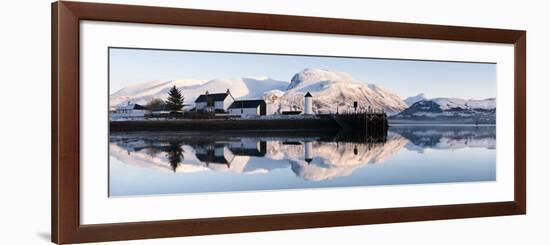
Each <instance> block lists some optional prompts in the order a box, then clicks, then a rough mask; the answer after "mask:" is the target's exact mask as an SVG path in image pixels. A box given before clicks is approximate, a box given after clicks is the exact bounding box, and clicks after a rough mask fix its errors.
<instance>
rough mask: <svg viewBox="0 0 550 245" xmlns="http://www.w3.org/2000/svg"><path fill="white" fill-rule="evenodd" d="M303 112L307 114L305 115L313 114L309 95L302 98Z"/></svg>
mask: <svg viewBox="0 0 550 245" xmlns="http://www.w3.org/2000/svg"><path fill="white" fill-rule="evenodd" d="M304 114H307V115H311V114H313V109H312V103H311V97H305V98H304Z"/></svg>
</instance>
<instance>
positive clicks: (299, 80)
mask: <svg viewBox="0 0 550 245" xmlns="http://www.w3.org/2000/svg"><path fill="white" fill-rule="evenodd" d="M323 81H324V82H327V83H330V82H353V83H356V82H358V81H357V80H355V79H354V78H353V77H352V76H351V75H349V74H348V73H345V72H341V71H332V70H326V69H319V68H306V69H304V70H302V71H300V72H298V73H296V74H295V75H294V76H293V77H292V79H291V80H290V85H288V88H287V89H288V90H290V89H294V88H297V87H304V86H307V85H309V84H311V83H317V82H323Z"/></svg>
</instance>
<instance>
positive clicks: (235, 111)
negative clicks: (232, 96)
mask: <svg viewBox="0 0 550 245" xmlns="http://www.w3.org/2000/svg"><path fill="white" fill-rule="evenodd" d="M228 112H229V114H231V115H240V116H241V117H243V116H265V115H266V113H267V106H266V104H265V101H264V100H237V101H235V102H233V104H231V106H230V107H229V110H228Z"/></svg>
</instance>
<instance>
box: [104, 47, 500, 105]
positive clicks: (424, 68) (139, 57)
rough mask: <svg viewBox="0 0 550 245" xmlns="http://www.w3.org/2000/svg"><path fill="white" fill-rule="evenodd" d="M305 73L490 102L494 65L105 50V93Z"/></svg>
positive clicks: (403, 94) (409, 93) (285, 77)
mask: <svg viewBox="0 0 550 245" xmlns="http://www.w3.org/2000/svg"><path fill="white" fill-rule="evenodd" d="M305 68H321V69H328V70H336V71H343V72H346V73H348V74H350V75H351V76H353V77H354V78H355V79H357V80H360V81H363V82H366V83H369V84H371V83H374V84H376V85H379V86H382V87H384V88H386V89H388V90H390V91H392V92H394V93H396V94H397V95H399V96H400V97H401V98H402V99H405V98H406V97H409V96H414V95H417V94H419V93H425V94H426V96H427V97H429V98H436V97H456V98H464V99H485V98H494V97H496V64H488V63H468V62H441V61H419V60H393V59H373V58H368V59H367V58H337V57H318V56H296V55H266V54H243V53H219V52H218V53H216V52H192V51H171V50H170V51H168V50H149V49H122V48H111V49H110V93H114V92H116V91H117V90H119V89H121V88H123V87H125V86H128V85H130V84H133V83H140V82H147V81H153V80H177V79H186V78H193V79H203V80H211V79H216V78H235V77H260V76H267V77H270V78H273V79H276V80H281V81H290V79H291V78H292V76H293V75H294V74H296V73H298V72H300V71H301V70H303V69H305Z"/></svg>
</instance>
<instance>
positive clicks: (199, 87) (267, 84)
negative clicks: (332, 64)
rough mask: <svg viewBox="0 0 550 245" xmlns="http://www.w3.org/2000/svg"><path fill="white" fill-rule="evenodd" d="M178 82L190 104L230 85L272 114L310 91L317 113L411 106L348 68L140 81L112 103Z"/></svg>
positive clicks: (297, 104)
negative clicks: (278, 76) (280, 77)
mask: <svg viewBox="0 0 550 245" xmlns="http://www.w3.org/2000/svg"><path fill="white" fill-rule="evenodd" d="M174 85H175V86H176V87H177V88H178V89H180V90H181V92H182V94H183V95H184V97H185V103H187V104H193V103H194V101H195V99H196V98H197V97H198V96H199V95H201V94H203V93H204V92H206V91H209V92H210V93H222V92H226V90H227V89H230V91H231V94H232V95H233V97H235V98H236V99H243V98H263V99H264V100H265V101H266V103H267V104H268V113H269V114H273V113H277V112H279V113H280V112H282V111H288V110H299V111H301V110H303V105H304V95H305V94H306V93H307V92H310V93H311V94H312V95H313V111H314V112H316V113H320V112H322V113H329V112H332V113H335V112H336V111H337V110H339V111H340V112H342V111H347V110H348V111H349V110H352V109H353V102H354V101H357V102H358V109H360V110H364V109H367V108H368V107H369V106H370V107H371V108H374V109H384V110H385V111H386V112H387V113H388V114H390V115H391V114H395V113H398V112H400V111H402V110H404V109H405V108H407V104H406V103H405V102H403V100H401V98H400V97H399V96H397V95H396V94H394V93H392V92H390V91H387V90H385V89H383V88H381V87H379V86H377V85H374V84H366V83H364V82H362V81H358V80H356V79H354V78H353V77H352V76H350V75H349V74H347V73H344V72H339V71H329V70H322V69H315V68H313V69H305V70H303V71H301V72H299V73H297V74H296V75H294V76H293V77H292V79H291V81H290V83H289V82H286V81H277V80H273V79H269V78H264V77H262V78H232V79H214V80H210V81H203V80H194V79H185V80H173V81H164V82H163V81H152V82H146V83H140V84H136V85H131V86H128V87H125V88H123V89H121V90H119V91H117V92H116V93H113V94H111V96H110V104H111V107H116V106H117V105H119V104H121V103H123V102H126V101H132V102H134V103H138V104H146V103H147V102H148V101H149V100H151V99H152V98H160V99H165V98H166V97H167V93H168V90H169V89H170V88H171V87H172V86H174Z"/></svg>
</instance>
